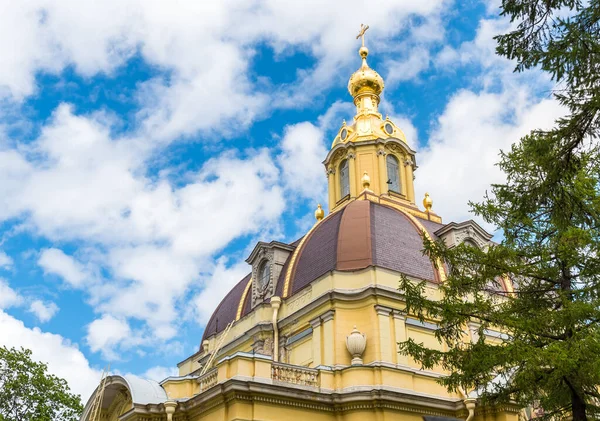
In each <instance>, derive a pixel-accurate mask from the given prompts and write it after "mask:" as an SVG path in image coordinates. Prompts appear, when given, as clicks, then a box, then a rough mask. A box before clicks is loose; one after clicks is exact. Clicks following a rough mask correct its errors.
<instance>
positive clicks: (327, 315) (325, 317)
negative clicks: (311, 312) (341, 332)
mask: <svg viewBox="0 0 600 421" xmlns="http://www.w3.org/2000/svg"><path fill="white" fill-rule="evenodd" d="M334 315H335V310H329V311H326V312H325V313H323V314H321V316H320V317H321V321H322V322H323V323H326V322H328V321H330V320H333V316H334Z"/></svg>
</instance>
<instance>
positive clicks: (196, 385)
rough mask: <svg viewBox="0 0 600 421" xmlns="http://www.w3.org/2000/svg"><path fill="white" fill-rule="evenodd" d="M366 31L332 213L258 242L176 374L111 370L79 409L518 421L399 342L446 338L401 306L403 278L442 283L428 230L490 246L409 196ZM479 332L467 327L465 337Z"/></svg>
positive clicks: (126, 413) (337, 147)
mask: <svg viewBox="0 0 600 421" xmlns="http://www.w3.org/2000/svg"><path fill="white" fill-rule="evenodd" d="M362 34H363V46H362V47H361V48H360V50H359V54H360V58H361V61H362V64H361V66H360V68H359V69H358V70H357V71H356V72H355V73H354V74H353V75H352V76H351V77H350V81H349V83H348V90H349V92H350V95H351V96H352V98H353V100H354V104H355V106H356V115H355V116H354V119H353V121H352V122H351V123H350V124H347V123H346V122H344V123H343V124H342V125H341V127H340V129H339V131H338V133H337V135H336V136H335V138H334V140H333V142H332V145H331V149H330V151H329V153H328V154H327V156H326V157H325V160H324V161H323V164H324V166H325V172H326V176H327V180H328V191H329V204H328V212H327V215H325V213H326V212H325V211H324V210H323V209H322V208H321V206H320V205H319V206H318V208H317V211H316V212H315V217H316V222H315V224H314V226H313V227H312V228H311V229H310V230H309V231H308V232H307V233H306V234H305V235H304V236H303V237H302V238H300V239H299V240H297V241H295V242H293V243H290V244H286V243H281V242H278V241H271V242H259V243H258V244H257V245H256V246H255V248H254V250H253V251H252V253H251V254H250V256H249V257H248V259H247V260H246V261H247V263H248V264H249V273H248V275H247V276H246V277H244V278H243V279H242V280H240V282H239V283H238V284H237V285H236V286H235V287H234V288H233V289H232V290H231V291H230V292H229V294H228V295H227V296H226V297H225V298H224V299H223V301H222V302H221V303H220V304H219V305H218V306H217V307H216V309H215V311H214V314H213V315H212V317H211V319H210V321H209V322H208V324H207V326H206V329H205V332H204V337H203V338H202V343H201V346H200V347H199V350H198V352H196V353H195V354H194V355H191V356H189V357H188V358H187V359H185V360H184V361H182V362H181V363H179V365H178V366H179V375H178V376H176V377H169V378H167V379H165V380H163V381H162V382H160V383H156V382H153V381H149V380H144V379H140V378H137V377H132V376H125V377H121V376H109V377H107V378H106V381H105V383H104V384H101V386H99V387H98V388H97V390H96V392H95V393H94V395H93V396H92V397H91V398H90V401H89V402H88V405H87V406H86V409H85V412H84V414H83V416H82V420H84V421H96V420H110V421H116V420H128V421H134V420H135V421H141V420H144V421H150V420H168V421H172V420H175V421H183V420H186V421H187V420H189V421H229V420H231V421H233V420H239V421H249V420H260V421H287V420H289V421H298V420H312V421H321V420H322V421H334V420H335V421H342V420H343V421H358V420H380V421H388V420H415V421H416V420H423V418H424V417H425V419H429V418H433V419H435V418H436V417H446V418H460V419H468V421H483V420H486V421H487V420H489V421H513V420H515V421H516V420H517V418H518V416H519V411H518V408H516V407H511V406H506V407H501V408H500V407H498V408H484V407H481V405H479V404H478V402H477V399H476V397H474V394H473V393H472V392H471V391H462V392H461V393H448V392H447V391H446V390H445V389H444V388H443V387H441V386H440V385H439V384H438V383H437V382H436V380H437V379H438V378H439V377H440V376H443V375H444V374H445V373H444V372H443V371H442V370H441V369H440V370H433V371H424V370H422V369H421V368H420V365H419V364H418V363H416V362H415V361H413V360H412V359H410V358H409V357H407V356H405V355H401V354H399V353H398V352H397V351H398V346H397V343H398V342H401V341H405V340H406V339H407V338H409V337H410V338H413V339H414V340H415V341H417V342H424V343H425V344H427V345H429V346H430V347H438V348H440V349H442V348H443V346H444V345H442V344H439V343H438V342H437V341H436V339H435V337H434V335H433V331H434V329H435V328H436V325H435V320H431V321H427V322H424V323H423V322H420V321H419V320H417V319H414V318H411V317H409V316H407V315H406V314H405V313H404V312H403V308H404V302H403V297H402V294H401V292H399V291H398V284H399V279H400V276H401V275H405V276H407V277H409V278H410V279H414V280H415V282H421V281H426V282H427V291H428V294H429V295H430V296H431V297H436V296H437V295H438V285H439V284H440V283H442V282H444V279H445V271H444V268H443V266H442V265H436V264H433V263H432V262H431V261H430V260H429V259H428V257H426V256H424V255H423V253H422V248H423V238H422V236H426V237H429V238H432V239H443V240H444V241H446V242H447V243H448V244H449V245H455V244H459V243H461V242H469V243H470V244H472V245H475V246H477V247H481V248H485V247H486V244H488V242H489V241H490V238H491V235H490V234H488V233H487V232H485V231H484V230H483V229H482V228H481V227H479V226H478V225H477V224H476V223H474V222H473V221H465V222H460V223H455V222H452V223H449V224H444V223H442V219H441V217H440V216H438V215H437V214H435V213H434V212H433V210H432V201H431V198H430V197H429V196H428V195H426V197H425V199H424V200H423V205H424V208H420V207H419V206H418V205H417V201H416V199H415V191H414V184H413V180H414V175H413V174H414V171H415V170H416V169H417V165H416V159H415V155H416V153H415V151H414V150H413V149H411V148H410V147H409V146H408V143H407V141H406V137H405V135H404V133H403V132H402V131H401V129H400V128H398V127H397V126H396V125H395V124H394V122H393V121H391V120H390V119H389V118H383V116H382V115H381V114H380V113H379V111H378V105H379V101H380V94H381V92H382V91H383V89H384V81H383V79H382V78H381V76H380V75H379V74H378V73H377V72H376V71H375V70H373V69H372V68H370V67H369V65H368V64H367V56H368V49H367V48H366V47H365V46H364V31H362ZM505 288H506V289H507V290H510V288H511V286H510V285H506V286H505ZM476 331H477V329H476V327H475V326H471V327H470V326H465V341H469V340H475V339H476V338H474V337H473V336H474V335H476ZM489 334H490V338H489V340H494V338H495V335H496V333H494V332H489ZM100 398H101V399H100ZM95 402H96V403H97V405H99V410H98V411H94V405H95ZM95 413H97V415H95Z"/></svg>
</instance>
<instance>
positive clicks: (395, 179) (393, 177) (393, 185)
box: [386, 154, 402, 193]
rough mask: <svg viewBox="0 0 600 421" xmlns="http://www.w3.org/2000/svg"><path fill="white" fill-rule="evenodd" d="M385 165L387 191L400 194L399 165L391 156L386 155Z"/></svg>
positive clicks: (396, 159)
mask: <svg viewBox="0 0 600 421" xmlns="http://www.w3.org/2000/svg"><path fill="white" fill-rule="evenodd" d="M386 163H387V175H388V181H387V184H388V190H389V191H393V192H396V193H402V192H401V191H400V164H399V163H398V158H396V157H395V156H394V155H392V154H388V155H387V157H386Z"/></svg>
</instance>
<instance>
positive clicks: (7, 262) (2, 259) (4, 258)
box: [0, 250, 13, 269]
mask: <svg viewBox="0 0 600 421" xmlns="http://www.w3.org/2000/svg"><path fill="white" fill-rule="evenodd" d="M12 264H13V260H12V259H11V258H10V256H9V255H7V254H6V253H4V252H3V251H2V250H0V269H3V268H10V267H11V266H12Z"/></svg>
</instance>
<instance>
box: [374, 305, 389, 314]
mask: <svg viewBox="0 0 600 421" xmlns="http://www.w3.org/2000/svg"><path fill="white" fill-rule="evenodd" d="M375 311H376V312H377V314H378V315H379V316H389V315H390V314H392V312H393V311H394V309H392V308H389V307H385V306H381V305H379V304H376V305H375Z"/></svg>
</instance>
